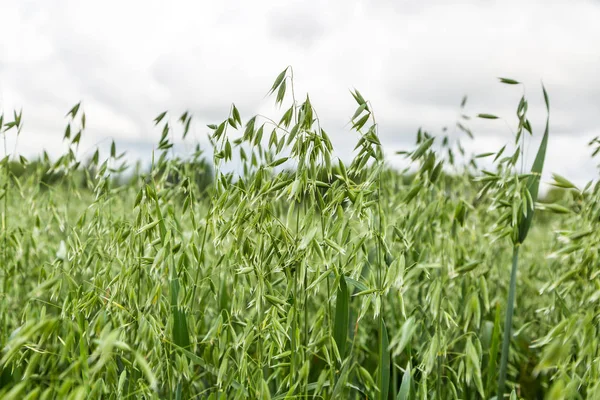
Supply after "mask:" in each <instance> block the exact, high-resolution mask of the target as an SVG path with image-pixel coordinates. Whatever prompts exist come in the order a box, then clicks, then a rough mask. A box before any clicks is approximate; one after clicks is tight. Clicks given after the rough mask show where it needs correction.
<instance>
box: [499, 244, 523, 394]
mask: <svg viewBox="0 0 600 400" xmlns="http://www.w3.org/2000/svg"><path fill="white" fill-rule="evenodd" d="M519 247H520V244H519V243H517V244H515V245H514V246H513V259H512V270H511V273H510V287H509V289H508V304H507V307H506V320H505V321H504V338H503V340H502V357H501V359H500V374H499V376H498V395H497V397H496V398H497V399H498V400H501V399H502V398H503V397H504V387H505V383H506V370H507V367H508V350H509V348H510V337H511V335H512V333H511V332H512V317H513V312H514V305H515V292H516V288H517V266H518V261H519Z"/></svg>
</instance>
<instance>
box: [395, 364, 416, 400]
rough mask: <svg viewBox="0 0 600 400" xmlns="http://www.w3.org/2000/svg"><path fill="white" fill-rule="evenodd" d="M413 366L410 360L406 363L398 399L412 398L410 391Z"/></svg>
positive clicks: (407, 399) (408, 399)
mask: <svg viewBox="0 0 600 400" xmlns="http://www.w3.org/2000/svg"><path fill="white" fill-rule="evenodd" d="M411 370H412V367H411V365H410V361H409V362H408V364H407V365H406V369H405V370H404V374H403V375H402V383H401V384H400V391H399V392H398V396H396V400H410V398H411V397H410V392H411V388H412V371H411Z"/></svg>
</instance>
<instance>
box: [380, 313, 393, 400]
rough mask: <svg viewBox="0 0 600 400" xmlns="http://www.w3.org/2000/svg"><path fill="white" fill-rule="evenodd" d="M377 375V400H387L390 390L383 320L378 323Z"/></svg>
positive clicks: (388, 361)
mask: <svg viewBox="0 0 600 400" xmlns="http://www.w3.org/2000/svg"><path fill="white" fill-rule="evenodd" d="M379 332H380V338H379V375H378V376H377V386H378V387H379V393H378V396H379V397H378V399H379V400H387V398H388V392H389V389H390V351H389V350H388V347H389V344H390V343H389V340H388V334H387V329H386V327H385V322H384V321H383V318H380V323H379Z"/></svg>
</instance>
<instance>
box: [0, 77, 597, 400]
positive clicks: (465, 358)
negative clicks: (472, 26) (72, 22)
mask: <svg viewBox="0 0 600 400" xmlns="http://www.w3.org/2000/svg"><path fill="white" fill-rule="evenodd" d="M504 81H505V83H512V82H514V81H512V80H504ZM268 93H269V94H270V95H273V96H274V97H275V104H276V106H278V111H275V112H274V114H275V115H270V116H265V115H246V114H244V113H243V110H239V109H238V108H237V107H236V106H235V105H234V104H232V105H231V106H230V108H229V110H228V112H227V110H224V113H225V116H226V118H224V119H223V120H222V121H220V122H217V123H215V124H210V125H209V126H208V127H207V128H208V134H207V141H208V146H207V147H206V148H204V147H202V148H200V146H198V145H196V146H192V147H193V150H192V151H191V153H189V154H182V153H181V152H179V151H178V150H177V149H178V146H177V144H178V142H179V141H181V140H189V138H188V137H187V136H188V132H189V131H190V129H192V126H193V124H194V121H193V117H192V115H191V114H190V113H189V112H187V111H183V112H181V113H178V114H171V113H170V112H162V113H160V114H159V115H158V116H157V117H156V118H155V120H154V122H155V127H156V128H155V129H158V130H159V132H160V139H159V140H158V142H157V143H156V145H155V148H154V150H153V152H152V154H151V155H150V156H151V157H150V158H151V165H150V166H149V167H148V168H142V167H141V166H139V165H138V166H137V167H135V168H132V165H129V164H128V162H127V156H126V154H125V153H123V152H120V151H118V149H117V145H116V143H114V142H111V143H110V146H109V147H108V148H107V149H104V150H102V151H101V149H95V148H94V149H92V150H91V151H90V150H80V149H79V142H80V139H81V137H82V135H85V128H86V125H87V124H88V122H91V121H86V118H85V116H84V115H85V114H84V111H83V108H84V107H83V105H82V104H78V105H76V106H74V107H73V108H72V109H71V110H70V111H69V113H68V114H67V115H66V118H67V128H66V129H65V131H64V135H63V136H64V141H65V154H64V155H63V156H62V157H59V158H57V159H56V160H51V159H50V157H49V156H48V155H47V154H45V153H43V154H42V156H41V157H40V159H39V160H25V159H24V158H19V157H16V156H13V157H8V158H5V159H3V161H2V163H0V166H1V167H0V168H2V171H1V173H0V179H2V186H1V187H2V188H3V189H2V190H3V191H2V195H3V197H2V199H1V200H2V210H3V213H2V221H3V222H2V240H3V247H2V257H3V258H2V261H3V264H2V269H1V270H0V273H1V275H0V288H2V292H1V293H0V349H1V353H0V397H1V398H3V399H5V398H6V399H11V398H27V399H53V398H67V399H84V398H103V399H105V398H108V399H121V398H125V399H134V398H145V399H194V398H197V399H200V398H207V399H211V400H216V399H219V400H220V399H248V398H250V399H277V400H279V399H309V398H310V399H365V398H368V399H373V398H375V399H382V400H383V399H390V398H391V399H397V400H400V399H402V400H404V399H477V398H486V399H488V398H491V397H493V396H494V395H497V394H498V381H499V377H501V376H502V373H504V374H506V376H507V377H508V380H509V383H510V385H511V389H512V392H511V399H516V398H524V399H530V398H549V399H558V398H562V397H561V396H563V395H564V394H565V393H566V394H567V395H566V396H567V397H568V398H576V399H584V398H595V396H597V394H598V390H599V389H598V388H599V382H600V374H599V373H598V368H597V359H598V357H599V356H600V355H599V354H598V339H597V337H598V335H597V334H598V332H597V326H598V324H597V319H598V317H597V316H598V302H599V299H600V295H599V293H600V289H599V288H600V286H599V284H598V279H599V277H598V274H597V268H595V266H596V265H597V261H598V252H597V248H598V240H599V237H598V234H597V232H598V231H600V230H599V229H596V228H597V225H598V221H599V219H598V218H599V217H598V215H599V212H600V211H599V210H600V208H599V204H600V195H599V193H600V191H599V189H598V184H597V182H596V183H595V184H594V182H591V183H590V184H589V185H587V186H586V187H584V188H582V189H580V188H578V187H576V186H575V185H573V184H572V183H571V182H570V181H569V180H568V179H567V178H564V177H560V176H558V175H555V176H554V182H553V183H554V184H555V185H556V186H557V187H558V188H560V189H561V190H562V192H561V193H562V194H561V196H562V197H560V199H559V200H557V201H555V202H543V201H542V200H543V199H538V198H537V187H538V185H539V176H540V173H541V166H540V163H541V161H538V160H539V159H541V160H543V152H542V151H540V152H538V154H540V156H539V157H538V158H536V162H534V168H533V173H527V174H525V173H520V174H516V173H515V171H516V170H517V166H518V161H520V160H523V158H522V156H523V152H522V149H523V141H524V135H525V132H531V131H532V129H531V124H530V122H529V120H528V119H527V117H526V111H527V101H526V99H525V98H523V99H522V100H521V102H520V104H519V107H518V113H517V115H518V118H519V129H518V131H517V135H516V136H517V138H516V139H517V140H516V142H515V143H516V145H517V148H516V149H515V153H514V154H511V155H505V154H504V152H505V151H507V150H506V147H505V148H503V149H501V150H500V151H498V152H495V153H483V154H475V155H473V154H469V153H468V152H467V151H466V150H465V146H464V145H463V143H464V141H465V140H471V139H472V138H473V137H474V135H475V134H474V133H473V132H472V131H471V129H470V128H469V121H470V117H469V115H468V107H469V106H468V105H467V103H466V97H465V98H464V99H463V101H462V102H461V103H460V106H459V107H457V121H456V124H455V128H453V129H442V130H441V132H439V133H432V132H428V131H425V130H422V129H419V130H418V132H417V134H416V138H415V139H416V141H415V143H414V145H409V146H408V147H410V148H408V149H404V150H402V151H399V152H397V153H399V154H392V153H393V152H388V151H384V150H386V149H385V148H384V147H383V146H382V144H381V142H380V139H379V137H380V136H379V135H380V132H379V127H378V124H377V121H376V119H375V115H374V106H373V104H371V102H369V101H368V100H367V99H366V98H365V97H363V95H362V94H361V93H360V92H359V91H358V90H355V89H353V90H352V91H351V96H352V98H353V99H354V101H355V102H356V109H355V110H353V111H351V114H349V115H348V119H349V121H350V124H349V126H350V132H348V133H347V134H348V135H353V136H354V137H355V140H356V146H355V149H354V153H353V155H352V159H350V160H349V161H348V162H343V161H342V160H341V159H340V158H339V157H336V154H335V153H334V147H333V144H332V141H331V140H330V138H329V135H328V133H327V132H326V131H325V128H324V127H323V126H322V125H321V121H320V120H319V117H318V114H317V111H316V104H313V99H312V98H311V97H310V96H309V95H308V94H306V95H302V96H298V97H297V95H298V93H299V92H298V90H297V88H295V87H294V79H293V70H292V68H291V67H288V68H286V69H285V70H284V71H282V72H281V73H280V74H279V75H278V76H277V78H276V80H275V82H274V84H273V85H272V87H271V89H270V90H269V92H268ZM17 116H18V121H17ZM481 116H482V117H483V118H494V116H493V115H490V114H483V115H481ZM12 122H18V123H14V124H13V123H12ZM12 122H9V123H6V121H3V122H2V123H0V125H2V124H4V125H2V132H3V134H13V133H15V132H16V131H15V129H17V128H19V129H20V127H21V126H22V124H23V122H22V121H21V114H20V113H16V114H15V115H14V121H12ZM7 124H8V125H7ZM17 125H18V126H17ZM6 128H9V129H8V130H6ZM194 129H197V128H194ZM544 137H545V139H544V140H545V141H543V142H542V143H543V144H544V143H546V141H547V140H548V139H547V133H546V134H545V136H544ZM543 146H544V148H545V146H546V145H545V144H544V145H543ZM5 154H6V156H8V153H7V149H5ZM384 154H391V156H392V157H398V155H403V156H405V157H406V161H407V167H406V169H404V170H396V169H394V168H392V167H391V166H390V165H389V164H388V161H387V159H386V157H385V156H384ZM492 157H493V162H492V164H493V166H494V167H495V168H496V171H495V172H489V171H487V170H486V169H483V168H482V167H481V166H480V165H479V164H480V162H481V160H483V159H490V158H492ZM534 208H535V209H536V222H535V223H532V221H531V218H532V217H533V210H534ZM490 209H492V210H499V211H500V215H501V216H500V219H499V218H498V214H497V213H495V212H490ZM9 217H10V218H9ZM527 221H528V222H527ZM490 226H492V227H493V229H492V231H491V232H490V229H489V227H490ZM548 232H551V234H549V233H548ZM506 236H509V237H511V238H512V239H513V240H512V241H510V244H508V243H506V242H507V241H502V240H496V241H493V239H499V238H501V237H506ZM525 236H529V237H530V239H528V240H527V241H525V240H524V239H525ZM492 243H493V245H492ZM513 244H514V245H513ZM513 247H517V248H520V247H523V248H524V250H523V251H520V252H519V259H518V262H519V267H520V269H519V285H518V286H516V285H515V282H514V281H513V282H511V279H510V278H509V277H510V275H508V274H506V273H505V269H504V268H503V266H505V265H508V264H509V263H510V260H511V255H512V254H513V253H514V251H513ZM515 259H516V258H515ZM512 272H513V276H514V273H516V261H515V267H514V271H512ZM507 286H508V288H509V297H510V296H512V297H511V298H512V299H513V300H514V298H515V294H516V293H518V295H519V296H518V299H519V303H518V304H519V308H518V310H519V312H517V313H514V317H513V319H512V322H510V321H509V322H506V321H505V329H504V343H503V340H502V311H503V308H502V307H501V305H502V304H506V309H507V311H510V313H508V312H507V318H508V315H509V314H510V315H512V314H513V313H512V303H513V301H512V300H511V299H509V301H508V302H506V301H505V298H506V290H505V289H506V287H507ZM511 293H512V294H511ZM513 327H514V329H513ZM511 337H512V347H511V348H510V350H511V351H510V353H508V356H505V352H506V351H507V350H508V344H510V343H511V341H509V340H510V338H511ZM501 343H503V344H502V345H501ZM503 371H504V372H503ZM500 392H502V394H504V391H503V390H501V391H500Z"/></svg>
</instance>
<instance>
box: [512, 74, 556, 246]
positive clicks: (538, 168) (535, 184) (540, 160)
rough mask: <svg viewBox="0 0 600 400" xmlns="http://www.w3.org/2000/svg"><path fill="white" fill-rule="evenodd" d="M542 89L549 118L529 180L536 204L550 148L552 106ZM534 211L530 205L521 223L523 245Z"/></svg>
mask: <svg viewBox="0 0 600 400" xmlns="http://www.w3.org/2000/svg"><path fill="white" fill-rule="evenodd" d="M542 89H543V90H544V99H545V100H546V107H548V117H547V118H546V128H545V129H544V137H542V142H541V143H540V147H539V149H538V152H537V155H536V157H535V160H534V162H533V166H532V167H531V173H532V174H533V175H532V176H531V177H530V178H529V182H528V183H527V190H529V193H531V198H532V199H533V202H534V203H535V202H536V201H537V199H538V192H539V189H540V180H541V177H542V170H543V169H544V161H545V159H546V148H547V147H548V131H549V124H550V114H549V113H550V108H549V107H550V106H549V104H548V95H547V94H546V89H545V88H544V87H543V86H542ZM534 210H535V206H534V205H533V204H530V205H529V210H528V212H527V216H526V217H525V219H523V221H522V222H521V226H519V241H518V243H523V242H524V241H525V238H526V237H527V233H528V232H529V228H530V226H531V221H532V220H533V213H534Z"/></svg>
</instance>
